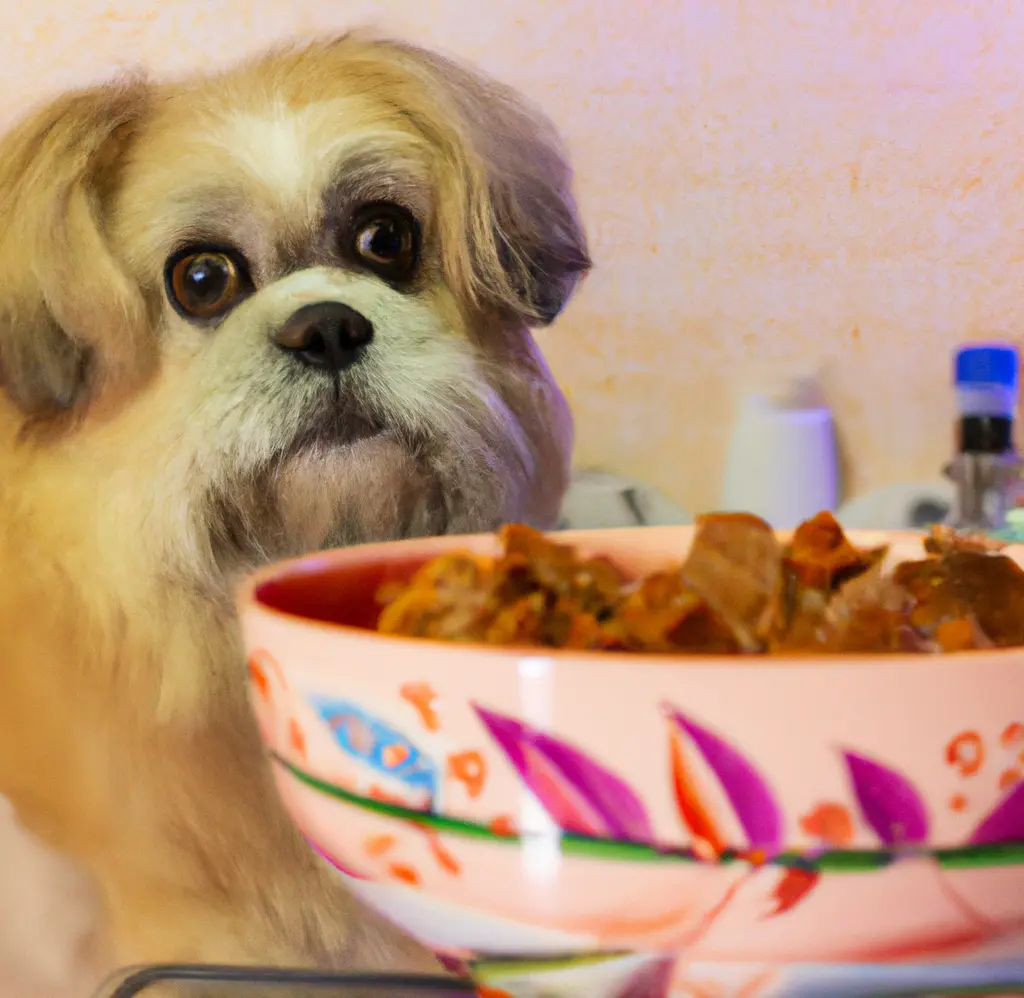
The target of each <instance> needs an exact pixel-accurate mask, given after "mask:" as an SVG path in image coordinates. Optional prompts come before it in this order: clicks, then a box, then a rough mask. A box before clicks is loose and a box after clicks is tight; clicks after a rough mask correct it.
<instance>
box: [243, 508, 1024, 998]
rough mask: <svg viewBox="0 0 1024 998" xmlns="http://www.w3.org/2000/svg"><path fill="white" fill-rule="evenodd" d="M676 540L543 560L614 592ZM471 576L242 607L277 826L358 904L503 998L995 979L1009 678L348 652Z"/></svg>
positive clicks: (252, 600)
mask: <svg viewBox="0 0 1024 998" xmlns="http://www.w3.org/2000/svg"><path fill="white" fill-rule="evenodd" d="M691 537H692V528H689V527H671V528H640V529H633V530H619V531H596V532H584V533H576V534H567V535H565V538H566V540H567V541H569V542H571V543H573V544H575V545H576V546H577V547H578V549H579V550H580V551H581V552H584V553H587V554H603V555H608V556H610V557H612V558H613V559H614V560H615V561H616V562H618V563H619V564H620V565H621V566H623V567H624V568H626V569H629V570H632V571H635V572H648V571H650V570H652V569H655V568H660V567H664V566H666V565H669V564H672V563H678V562H679V561H680V560H681V559H682V557H683V556H684V555H685V552H686V549H687V545H688V544H689V542H690V539H691ZM851 537H852V539H853V540H854V542H855V543H857V544H860V545H864V546H873V545H876V544H879V543H893V544H895V545H896V548H897V550H898V551H899V552H900V554H901V555H904V554H905V556H907V557H916V556H919V554H920V552H921V546H920V538H919V537H917V536H915V535H907V534H901V535H883V534H878V533H867V532H862V533H853V534H851ZM495 548H496V541H495V539H494V538H493V537H491V536H480V537H472V538H440V539H431V540H422V541H407V542H401V543H393V544H382V545H370V546H365V547H358V548H351V549H348V550H343V551H334V552H329V553H326V554H318V555H313V556H310V557H307V558H303V559H299V560H296V561H292V562H289V563H285V564H282V565H277V566H273V567H271V568H269V569H267V570H266V571H263V572H262V573H260V574H259V575H257V576H256V577H254V578H253V579H251V580H250V581H249V582H248V584H247V585H246V586H245V588H244V590H243V592H242V595H241V612H242V623H243V629H244V634H245V641H246V645H247V649H248V655H249V676H250V686H251V694H252V696H251V699H252V704H253V707H254V710H255V713H256V717H257V719H258V723H259V727H260V731H261V732H262V737H263V739H264V741H265V743H266V746H267V748H268V750H269V753H270V756H271V759H272V766H273V769H274V773H275V776H276V780H277V786H278V788H279V791H280V794H281V797H282V799H283V801H284V803H285V806H286V807H287V809H288V811H289V813H290V814H291V816H292V817H293V819H294V821H295V822H296V824H297V825H298V827H299V828H300V829H301V831H302V832H303V834H304V835H305V836H306V838H307V839H308V841H309V842H310V844H311V845H312V846H313V847H314V848H315V849H316V850H317V851H318V852H319V853H320V854H321V855H322V856H323V857H324V858H325V859H326V860H327V861H328V862H329V863H331V864H333V866H334V867H335V868H336V869H337V870H338V871H339V874H340V875H341V876H343V877H345V878H346V880H347V881H348V882H349V884H350V885H351V887H352V889H353V890H354V891H355V892H356V893H357V894H359V895H361V896H362V897H363V898H364V899H365V900H366V901H367V902H368V903H370V904H371V905H373V906H375V907H377V908H378V909H380V910H381V911H383V912H384V913H385V914H386V915H388V916H389V917H390V918H392V919H393V920H394V921H396V922H397V923H399V924H400V925H402V926H403V927H404V928H406V929H407V930H408V931H409V932H410V933H412V934H413V935H415V936H418V937H419V938H421V939H422V940H423V941H425V942H426V943H428V944H429V945H431V946H432V947H434V948H435V950H436V951H438V952H439V953H440V954H442V955H444V956H445V957H446V958H448V959H449V960H454V961H463V962H465V964H466V965H474V966H476V967H477V968H478V970H479V972H480V974H481V975H483V976H486V974H490V979H492V980H493V981H494V982H495V983H494V986H496V987H497V986H500V987H501V988H504V989H505V990H507V991H508V992H509V993H527V992H524V991H523V989H522V987H521V986H520V985H518V984H515V982H516V981H521V980H525V979H527V978H529V977H530V975H536V974H540V973H542V972H543V973H549V972H550V973H555V974H561V975H562V976H563V977H564V976H565V975H566V974H568V975H569V978H567V980H569V979H574V980H576V981H577V982H578V987H577V990H578V989H579V988H582V990H578V993H580V994H586V995H587V998H602V996H605V995H608V996H619V995H630V994H645V995H647V994H654V993H655V992H659V993H662V992H663V993H668V991H669V990H670V988H673V987H674V988H675V989H676V990H675V991H674V992H673V993H679V994H685V993H688V992H686V991H685V990H683V989H684V988H685V987H688V985H687V984H686V981H687V980H688V978H687V976H686V975H687V973H688V971H687V969H686V968H687V967H691V966H698V965H704V966H711V965H721V964H725V963H730V962H736V961H744V962H745V963H746V964H751V963H754V964H757V963H759V962H762V963H763V962H765V961H767V962H768V963H771V964H790V963H793V964H795V963H798V962H803V963H807V962H810V963H822V962H832V963H840V962H846V963H851V962H852V963H863V964H869V963H872V964H878V963H879V962H881V963H890V962H893V961H901V960H917V961H921V960H925V961H931V962H934V961H935V960H952V961H958V960H970V959H973V958H974V957H975V956H979V955H988V956H1000V957H1014V956H1020V955H1024V942H1022V937H1021V934H1020V930H1021V927H1022V926H1024V781H1022V780H1021V779H1020V777H1021V775H1022V773H1024V649H1021V650H1008V651H986V652H970V653H964V654H952V655H946V656H910V655H906V656H900V655H880V656H857V655H848V656H843V657H841V658H838V657H832V658H817V657H793V658H785V657H772V658H758V657H753V658H740V657H729V658H722V657H716V658H713V657H699V656H694V657H685V658H683V657H662V656H639V655H626V654H593V653H577V652H556V653H547V652H539V651H535V650H512V649H496V648H489V647H481V646H473V645H454V644H446V643H437V642H429V641H422V640H416V639H408V638H398V637H390V636H382V635H379V634H376V633H374V631H373V630H372V625H373V622H374V621H375V619H376V604H375V599H374V594H375V592H376V589H377V586H378V585H379V584H380V583H381V582H382V581H383V580H385V579H392V578H398V577H402V576H406V575H408V574H409V573H410V572H411V571H412V570H413V569H414V568H415V567H416V566H418V565H419V564H421V563H422V562H423V561H425V560H426V559H428V558H430V557H433V556H435V555H437V554H439V553H441V552H443V551H446V550H452V549H463V550H467V549H468V550H473V551H476V552H490V551H493V550H495ZM1021 551H1024V549H1012V550H1011V554H1013V555H1014V556H1015V557H1017V556H1018V554H1019V553H1021ZM512 958H514V959H512ZM509 960H512V962H511V963H510V962H509ZM488 968H489V969H488ZM495 968H499V969H498V970H495ZM501 968H504V970H501ZM502 974H504V977H502ZM495 975H497V977H495ZM517 975H518V976H517ZM524 975H525V977H524ZM499 979H500V980H499ZM673 981H674V982H675V984H672V983H671V982H673ZM502 982H504V983H502ZM510 982H511V983H510ZM571 983H572V981H571V980H569V985H571ZM569 985H565V987H569ZM574 987H576V985H574ZM638 989H639V990H638ZM644 989H646V990H644ZM563 990H564V989H563ZM570 990H571V989H570ZM559 993H562V992H561V991H560V992H559ZM565 993H570V991H565ZM571 993H577V991H572V992H571ZM743 993H744V994H749V995H753V994H756V993H757V991H756V989H755V990H751V991H749V992H748V991H744V992H743Z"/></svg>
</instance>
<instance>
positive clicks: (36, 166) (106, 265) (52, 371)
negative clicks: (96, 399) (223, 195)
mask: <svg viewBox="0 0 1024 998" xmlns="http://www.w3.org/2000/svg"><path fill="white" fill-rule="evenodd" d="M149 98H150V90H149V87H148V85H147V84H145V83H144V82H142V81H138V82H136V81H130V82H126V83H123V84H117V85H109V86H102V87H95V88H92V89H88V90H81V91H78V92H75V93H71V94H68V95H66V96H64V97H61V98H60V99H58V100H57V101H55V102H54V103H52V104H50V105H48V106H46V107H44V108H42V109H41V110H39V111H37V112H35V113H34V114H32V115H30V116H29V117H28V118H26V119H25V120H24V121H22V122H21V123H20V124H19V125H17V126H16V127H15V128H14V130H13V131H12V132H10V133H9V134H8V135H7V136H6V137H4V138H3V139H2V140H0V211H2V216H0V386H2V388H3V390H4V391H6V393H7V394H8V396H9V397H10V398H11V399H12V400H13V401H14V403H15V404H16V405H17V406H18V408H19V409H20V410H21V411H22V412H23V413H24V415H25V416H26V417H28V418H32V419H40V418H42V419H45V418H46V417H48V416H51V415H57V414H59V413H61V412H63V411H67V410H69V409H71V408H73V407H74V406H75V405H76V404H77V403H79V402H80V401H82V400H83V399H84V398H86V397H87V396H88V395H89V394H90V393H92V392H94V391H95V390H96V389H97V388H98V386H99V383H100V382H101V381H103V380H104V379H108V378H115V377H117V376H119V375H123V374H127V373H129V372H132V373H137V372H138V371H139V370H140V366H141V365H143V364H144V362H145V357H146V353H147V352H146V351H145V350H144V349H143V347H144V340H143V338H144V335H145V329H146V320H145V302H144V300H143V298H142V294H141V292H140V290H139V288H138V287H137V286H136V285H135V283H134V282H133V281H131V280H130V279H129V278H128V276H127V275H126V274H125V272H124V270H123V269H122V268H121V267H120V265H119V264H118V263H117V260H116V259H115V256H114V254H113V253H112V252H111V250H110V247H109V246H108V244H107V237H106V232H105V229H106V225H105V214H106V210H107V206H108V203H109V199H110V196H111V193H112V192H113V190H114V187H115V185H116V183H117V172H118V164H119V162H120V160H121V156H122V154H123V152H124V149H125V146H126V144H127V143H129V142H130V141H131V137H132V133H133V132H134V130H135V128H136V127H137V125H138V123H139V121H140V119H141V117H142V115H143V114H144V113H145V111H146V108H147V106H148V104H149Z"/></svg>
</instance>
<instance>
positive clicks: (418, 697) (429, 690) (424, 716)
mask: <svg viewBox="0 0 1024 998" xmlns="http://www.w3.org/2000/svg"><path fill="white" fill-rule="evenodd" d="M399 695H400V696H401V698H402V699H403V700H405V701H406V703H409V704H411V705H412V707H413V709H414V710H415V711H416V713H417V714H419V715H420V721H421V722H422V724H423V727H425V728H426V729H427V731H440V730H441V718H440V716H439V715H438V713H437V710H436V709H435V708H434V703H435V701H436V700H437V694H436V693H435V692H434V689H433V687H432V686H431V685H430V684H429V683H406V684H405V685H404V686H402V688H401V689H400V690H399Z"/></svg>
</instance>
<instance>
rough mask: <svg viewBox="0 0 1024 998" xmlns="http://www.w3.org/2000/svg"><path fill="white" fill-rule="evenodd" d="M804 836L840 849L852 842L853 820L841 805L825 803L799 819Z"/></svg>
mask: <svg viewBox="0 0 1024 998" xmlns="http://www.w3.org/2000/svg"><path fill="white" fill-rule="evenodd" d="M800 828H801V830H802V831H803V832H804V834H805V835H809V836H811V838H814V839H820V840H821V841H822V842H827V843H828V844H829V845H830V846H836V847H837V848H842V847H843V846H848V845H849V844H850V843H851V842H852V841H853V819H852V818H851V817H850V812H849V811H847V810H846V808H845V807H844V806H843V805H842V804H836V803H833V802H831V801H827V802H825V803H823V804H819V805H818V806H817V807H816V808H815V809H814V810H813V811H811V813H810V814H807V815H805V816H804V817H802V818H801V819H800Z"/></svg>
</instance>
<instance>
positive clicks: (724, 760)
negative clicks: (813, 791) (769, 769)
mask: <svg viewBox="0 0 1024 998" xmlns="http://www.w3.org/2000/svg"><path fill="white" fill-rule="evenodd" d="M662 709H663V710H664V712H665V715H666V717H668V719H669V721H670V722H671V723H672V724H673V725H675V727H677V728H678V729H679V730H680V731H682V732H684V733H685V734H686V735H687V736H688V737H689V739H690V741H691V742H692V743H693V744H694V745H695V746H696V748H697V750H698V751H699V752H700V754H701V755H702V756H703V757H704V761H705V762H706V763H707V764H708V767H709V768H710V769H711V771H712V772H713V773H714V774H715V777H716V778H717V779H718V782H719V783H720V784H721V785H722V789H723V790H724V791H725V796H726V797H727V798H728V800H729V803H730V804H731V805H732V809H733V811H734V812H735V813H736V818H737V820H738V821H739V823H740V825H741V826H742V827H743V831H744V834H745V835H746V836H747V844H748V845H749V847H750V849H752V850H758V851H761V852H763V853H764V854H765V856H766V857H771V856H774V855H775V854H776V853H778V852H779V851H780V850H781V849H782V832H783V823H782V810H781V808H780V807H779V805H778V802H777V801H776V800H775V795H774V794H773V793H772V791H771V789H770V788H769V786H768V783H767V782H766V781H765V779H764V777H763V776H761V774H760V773H759V772H758V771H757V770H756V769H755V768H754V765H753V764H752V763H751V762H750V761H749V760H747V759H746V758H745V757H744V756H743V755H742V754H741V753H740V752H739V750H738V749H736V748H734V747H733V746H732V745H730V744H729V743H728V742H726V741H725V740H724V739H722V738H719V736H718V735H715V734H712V733H711V732H710V731H708V730H707V728H703V727H701V726H700V725H699V724H697V723H695V722H694V721H691V720H690V719H689V718H688V717H686V716H684V715H683V714H680V713H679V711H677V710H676V709H675V708H674V707H672V706H671V705H670V704H664V705H663V707H662Z"/></svg>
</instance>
